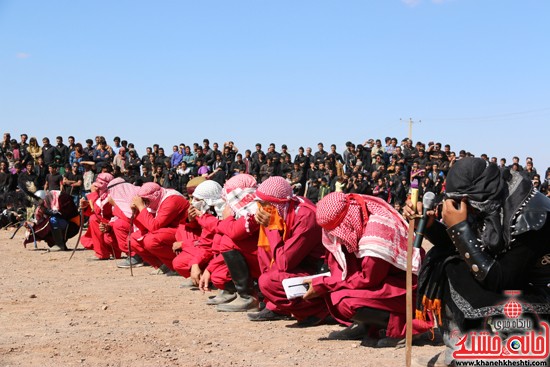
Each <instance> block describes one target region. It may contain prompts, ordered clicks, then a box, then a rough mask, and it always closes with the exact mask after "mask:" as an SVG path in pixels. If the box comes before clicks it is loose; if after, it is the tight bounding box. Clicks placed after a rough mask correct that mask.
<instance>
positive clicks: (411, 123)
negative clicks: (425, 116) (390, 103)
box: [399, 117, 422, 140]
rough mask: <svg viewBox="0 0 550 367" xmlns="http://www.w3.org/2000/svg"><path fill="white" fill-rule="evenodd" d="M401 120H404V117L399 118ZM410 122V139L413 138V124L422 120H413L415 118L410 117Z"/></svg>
mask: <svg viewBox="0 0 550 367" xmlns="http://www.w3.org/2000/svg"><path fill="white" fill-rule="evenodd" d="M399 121H402V122H403V119H399ZM405 122H406V121H405ZM408 122H409V139H411V140H412V135H413V124H416V123H419V122H422V120H418V121H413V119H412V118H410V117H409V121H408Z"/></svg>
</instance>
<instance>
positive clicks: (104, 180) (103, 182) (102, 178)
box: [92, 173, 115, 200]
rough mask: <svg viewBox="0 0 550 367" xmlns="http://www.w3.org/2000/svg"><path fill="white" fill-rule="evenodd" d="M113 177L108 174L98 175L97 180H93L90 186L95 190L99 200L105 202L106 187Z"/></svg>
mask: <svg viewBox="0 0 550 367" xmlns="http://www.w3.org/2000/svg"><path fill="white" fill-rule="evenodd" d="M114 178H115V177H114V176H113V175H112V174H110V173H100V174H99V175H97V178H96V179H95V182H94V183H93V184H92V185H94V186H95V187H96V188H97V191H98V194H99V197H100V198H101V200H105V198H106V197H107V185H108V184H109V182H111V181H112V180H113V179H114Z"/></svg>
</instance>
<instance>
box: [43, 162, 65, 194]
mask: <svg viewBox="0 0 550 367" xmlns="http://www.w3.org/2000/svg"><path fill="white" fill-rule="evenodd" d="M48 169H49V172H50V173H48V174H47V175H46V184H45V185H44V190H46V191H51V190H61V189H62V188H63V176H61V175H60V174H59V172H58V169H57V164H55V163H52V164H50V165H49V166H48Z"/></svg>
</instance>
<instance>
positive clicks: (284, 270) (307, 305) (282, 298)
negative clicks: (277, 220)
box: [258, 203, 329, 320]
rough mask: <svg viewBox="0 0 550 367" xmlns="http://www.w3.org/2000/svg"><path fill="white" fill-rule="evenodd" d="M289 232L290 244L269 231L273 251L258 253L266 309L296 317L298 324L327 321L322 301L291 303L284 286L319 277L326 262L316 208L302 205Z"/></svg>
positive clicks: (300, 300) (288, 239)
mask: <svg viewBox="0 0 550 367" xmlns="http://www.w3.org/2000/svg"><path fill="white" fill-rule="evenodd" d="M288 230H289V237H288V238H287V240H286V241H283V238H282V234H281V233H280V232H279V231H278V230H275V229H273V230H266V235H267V238H268V239H269V245H270V251H269V252H268V251H266V250H265V249H263V248H260V249H258V261H259V264H260V270H261V272H262V275H261V276H260V279H259V284H260V290H261V291H262V294H263V295H264V296H265V298H266V300H267V302H266V307H267V308H268V309H270V310H271V311H275V312H277V313H282V314H287V315H288V314H292V315H293V316H294V317H296V319H298V320H303V319H305V318H307V317H309V316H315V317H318V318H321V319H324V318H325V317H326V316H328V313H329V312H328V309H327V306H326V304H325V302H324V300H323V299H322V298H314V299H310V300H304V299H302V298H296V299H292V300H289V299H287V297H286V294H285V291H284V288H283V284H282V281H283V279H286V278H292V277H298V276H307V275H312V274H315V273H317V271H318V269H319V264H320V263H322V262H323V256H324V254H325V248H324V247H323V245H322V243H321V227H319V225H318V224H317V221H316V219H315V210H314V207H313V204H309V205H305V204H303V203H301V204H299V205H298V208H297V212H296V216H295V219H294V221H293V223H292V227H291V228H290V229H288Z"/></svg>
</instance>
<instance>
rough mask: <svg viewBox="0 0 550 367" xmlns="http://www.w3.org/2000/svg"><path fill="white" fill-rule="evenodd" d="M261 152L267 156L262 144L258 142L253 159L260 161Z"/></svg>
mask: <svg viewBox="0 0 550 367" xmlns="http://www.w3.org/2000/svg"><path fill="white" fill-rule="evenodd" d="M260 154H263V155H264V156H265V153H264V152H263V150H262V144H260V143H257V144H256V150H255V151H254V153H252V160H254V161H258V160H259V157H260Z"/></svg>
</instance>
